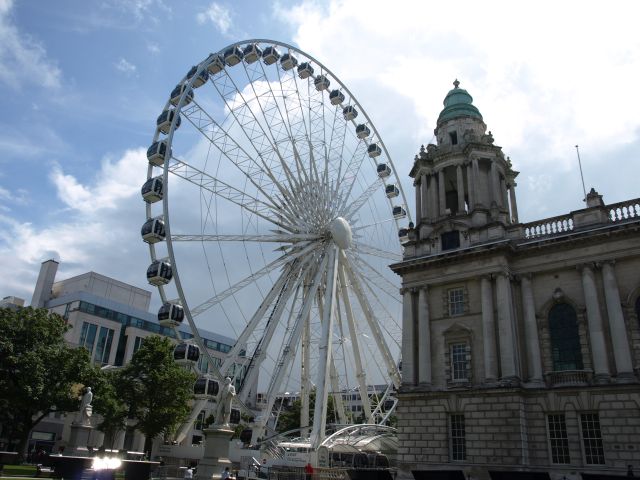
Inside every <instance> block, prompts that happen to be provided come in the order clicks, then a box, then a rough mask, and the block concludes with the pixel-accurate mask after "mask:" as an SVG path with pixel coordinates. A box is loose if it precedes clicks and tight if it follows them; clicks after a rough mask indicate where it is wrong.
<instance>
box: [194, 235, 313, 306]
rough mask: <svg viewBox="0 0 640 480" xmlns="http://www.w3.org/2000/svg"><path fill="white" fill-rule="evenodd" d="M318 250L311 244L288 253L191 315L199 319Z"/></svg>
mask: <svg viewBox="0 0 640 480" xmlns="http://www.w3.org/2000/svg"><path fill="white" fill-rule="evenodd" d="M317 248H318V246H317V245H316V244H314V243H311V244H309V245H307V246H305V247H303V248H301V249H298V250H294V251H291V252H288V253H286V254H285V255H282V256H281V257H279V258H277V259H276V260H274V261H273V262H271V263H269V264H268V265H265V266H264V267H262V268H261V269H260V270H257V271H255V272H254V273H253V274H252V275H249V276H248V277H246V278H244V279H243V280H240V281H239V282H238V283H236V284H234V285H232V286H231V287H229V288H227V289H226V290H224V291H223V292H221V293H219V294H217V295H216V296H214V297H211V298H210V299H209V300H206V301H205V302H203V303H201V304H200V305H198V306H197V307H195V308H193V309H191V315H192V316H194V317H197V316H198V315H200V314H202V313H204V312H206V311H207V310H209V309H210V308H211V307H213V306H214V305H217V304H218V303H220V302H221V301H223V300H224V299H225V298H227V297H230V296H231V295H233V294H235V293H236V292H238V291H240V290H242V289H243V288H244V287H246V286H247V285H250V284H252V283H254V282H255V281H256V280H257V279H259V278H260V277H262V276H264V275H266V274H267V273H269V272H272V271H274V270H275V269H277V268H280V267H282V266H283V265H285V264H286V263H287V262H290V261H292V260H295V259H296V258H299V257H302V256H304V255H308V254H309V253H310V252H312V251H313V250H315V249H317Z"/></svg>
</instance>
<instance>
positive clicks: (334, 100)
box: [329, 90, 344, 105]
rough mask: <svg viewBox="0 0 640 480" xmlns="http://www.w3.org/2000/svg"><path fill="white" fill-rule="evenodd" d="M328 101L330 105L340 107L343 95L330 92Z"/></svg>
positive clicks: (338, 92)
mask: <svg viewBox="0 0 640 480" xmlns="http://www.w3.org/2000/svg"><path fill="white" fill-rule="evenodd" d="M329 101H330V102H331V105H340V104H341V103H342V102H344V93H342V92H341V91H340V90H332V91H331V93H330V94H329Z"/></svg>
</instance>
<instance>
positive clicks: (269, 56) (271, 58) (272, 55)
mask: <svg viewBox="0 0 640 480" xmlns="http://www.w3.org/2000/svg"><path fill="white" fill-rule="evenodd" d="M279 58H280V52H279V51H278V49H277V48H276V47H267V48H265V49H264V52H262V60H264V63H265V64H267V65H273V64H274V63H276V62H277V61H278V59H279Z"/></svg>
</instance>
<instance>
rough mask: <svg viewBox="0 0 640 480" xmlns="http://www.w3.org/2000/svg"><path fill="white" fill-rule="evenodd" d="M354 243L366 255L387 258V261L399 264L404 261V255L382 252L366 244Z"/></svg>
mask: <svg viewBox="0 0 640 480" xmlns="http://www.w3.org/2000/svg"><path fill="white" fill-rule="evenodd" d="M353 243H354V245H355V247H356V249H357V250H358V252H359V253H366V254H368V255H374V256H376V257H380V258H386V259H387V260H393V261H394V262H399V261H401V260H402V255H399V254H397V253H393V252H389V251H387V250H382V249H381V248H377V247H374V246H373V245H367V244H366V243H363V242H360V241H354V242H353Z"/></svg>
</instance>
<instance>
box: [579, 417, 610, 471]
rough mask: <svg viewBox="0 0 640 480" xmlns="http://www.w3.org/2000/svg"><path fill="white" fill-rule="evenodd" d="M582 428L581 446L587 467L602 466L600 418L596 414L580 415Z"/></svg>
mask: <svg viewBox="0 0 640 480" xmlns="http://www.w3.org/2000/svg"><path fill="white" fill-rule="evenodd" d="M580 425H581V427H582V444H583V446H584V461H585V463H586V464H588V465H603V464H604V446H603V444H602V433H601V432H600V417H599V416H598V414H597V413H583V414H581V415H580Z"/></svg>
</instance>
